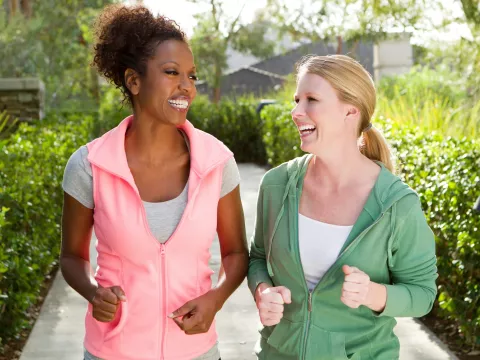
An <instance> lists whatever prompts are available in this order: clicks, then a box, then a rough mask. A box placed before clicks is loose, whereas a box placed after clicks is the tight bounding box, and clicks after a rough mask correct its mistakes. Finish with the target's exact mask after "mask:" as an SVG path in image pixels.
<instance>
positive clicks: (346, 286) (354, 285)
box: [340, 265, 370, 309]
mask: <svg viewBox="0 0 480 360" xmlns="http://www.w3.org/2000/svg"><path fill="white" fill-rule="evenodd" d="M342 270H343V273H344V274H345V280H344V282H343V287H342V296H341V298H340V300H342V302H343V303H344V304H345V305H347V306H348V307H351V308H352V309H356V308H358V307H359V306H360V305H367V304H368V295H369V290H370V277H369V276H368V275H367V274H365V273H364V272H363V271H361V270H359V269H357V268H356V267H353V266H348V265H344V266H343V268H342Z"/></svg>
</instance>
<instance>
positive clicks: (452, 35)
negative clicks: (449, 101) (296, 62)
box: [143, 0, 470, 44]
mask: <svg viewBox="0 0 480 360" xmlns="http://www.w3.org/2000/svg"><path fill="white" fill-rule="evenodd" d="M289 1H290V2H291V3H292V6H294V5H293V4H294V3H297V2H298V0H287V2H289ZM442 1H443V5H444V6H445V7H446V8H447V9H448V12H449V13H452V14H461V7H460V6H461V5H460V1H459V0H442ZM143 2H144V4H145V5H146V6H147V7H148V8H150V9H151V10H152V11H153V12H154V13H161V14H163V15H165V16H167V17H170V18H171V19H173V20H175V21H176V22H177V23H178V24H179V25H180V27H181V28H182V29H183V30H184V31H185V32H186V33H187V35H189V36H190V35H192V33H193V28H194V26H195V18H194V15H195V14H196V13H198V12H200V11H201V10H202V7H201V6H199V5H195V4H191V3H189V2H188V1H187V0H173V1H172V0H143ZM244 3H245V7H244V10H243V12H242V17H241V19H242V21H243V22H245V23H248V22H250V21H251V20H252V19H253V17H254V14H255V12H256V11H257V10H258V9H261V8H263V7H264V6H265V5H266V3H267V0H224V9H225V12H226V13H228V14H229V15H230V16H231V17H236V16H237V14H238V13H239V12H240V10H241V8H242V6H243V4H244ZM429 17H430V18H431V19H434V21H435V22H438V23H440V22H441V21H442V19H441V14H439V13H436V12H431V13H430V14H429ZM469 34H470V32H469V30H468V28H467V27H466V26H461V25H460V24H453V25H452V26H451V28H450V29H449V31H448V32H446V33H439V32H436V31H429V32H428V33H417V34H414V36H413V39H412V42H413V43H417V44H424V43H428V41H430V40H435V39H440V38H441V39H442V40H444V41H449V40H455V39H458V38H459V37H460V36H465V37H469Z"/></svg>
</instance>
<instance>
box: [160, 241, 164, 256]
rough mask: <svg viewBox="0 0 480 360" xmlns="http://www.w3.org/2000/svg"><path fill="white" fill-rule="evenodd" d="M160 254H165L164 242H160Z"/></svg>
mask: <svg viewBox="0 0 480 360" xmlns="http://www.w3.org/2000/svg"><path fill="white" fill-rule="evenodd" d="M160 255H162V256H164V255H165V244H160Z"/></svg>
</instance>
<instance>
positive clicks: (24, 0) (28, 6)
mask: <svg viewBox="0 0 480 360" xmlns="http://www.w3.org/2000/svg"><path fill="white" fill-rule="evenodd" d="M20 7H21V9H22V13H23V15H24V16H25V17H26V18H27V19H30V18H31V17H32V2H31V1H30V0H21V1H20Z"/></svg>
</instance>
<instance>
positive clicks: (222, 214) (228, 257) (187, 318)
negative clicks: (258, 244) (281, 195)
mask: <svg viewBox="0 0 480 360" xmlns="http://www.w3.org/2000/svg"><path fill="white" fill-rule="evenodd" d="M217 233H218V238H219V241H220V252H221V255H222V268H223V270H222V269H221V270H220V274H219V279H218V283H217V285H216V286H215V288H213V289H212V290H210V291H209V292H208V293H206V294H205V295H202V296H200V297H198V298H196V299H193V300H191V301H189V302H187V303H186V304H185V305H183V306H182V307H180V308H179V309H178V310H176V311H174V312H173V313H172V314H170V315H169V317H170V318H172V319H173V320H174V321H175V323H176V324H177V325H178V326H179V327H180V328H181V329H182V330H183V331H185V333H186V334H188V335H194V334H200V333H204V332H206V331H208V330H209V329H210V326H211V324H212V322H213V319H214V317H215V314H216V313H217V312H218V311H219V310H220V309H221V308H222V306H223V304H224V303H225V301H226V300H227V299H228V298H229V297H230V295H232V293H233V292H234V291H235V289H237V288H238V286H240V284H241V283H242V281H243V280H244V279H245V276H246V274H247V269H248V250H247V241H246V236H245V219H244V215H243V208H242V202H241V200H240V187H239V186H237V187H236V188H235V189H234V190H232V191H231V192H230V193H229V194H227V195H225V196H224V197H222V198H221V199H220V201H219V203H218V210H217Z"/></svg>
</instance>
